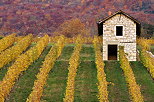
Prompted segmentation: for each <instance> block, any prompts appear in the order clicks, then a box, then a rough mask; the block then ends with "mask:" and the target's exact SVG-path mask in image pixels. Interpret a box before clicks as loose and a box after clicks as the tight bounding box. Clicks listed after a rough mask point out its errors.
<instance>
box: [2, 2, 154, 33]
mask: <svg viewBox="0 0 154 102" xmlns="http://www.w3.org/2000/svg"><path fill="white" fill-rule="evenodd" d="M120 9H122V10H123V11H125V12H126V13H128V14H130V15H131V16H133V17H134V18H136V19H138V20H139V21H141V22H142V23H147V24H151V25H154V19H153V18H154V1H153V0H131V1H130V0H1V1H0V30H1V32H0V33H6V32H19V33H21V34H22V35H23V34H27V33H34V34H40V35H41V33H49V35H51V34H52V32H54V31H55V30H56V28H57V27H58V26H59V25H60V24H61V23H62V22H64V21H65V20H69V19H72V18H80V19H81V20H82V21H83V22H84V23H85V25H86V26H87V28H90V29H92V30H91V33H93V34H94V33H97V32H96V31H97V28H96V21H98V20H99V19H102V18H104V17H106V16H108V13H109V12H111V13H114V12H115V11H117V10H120Z"/></svg>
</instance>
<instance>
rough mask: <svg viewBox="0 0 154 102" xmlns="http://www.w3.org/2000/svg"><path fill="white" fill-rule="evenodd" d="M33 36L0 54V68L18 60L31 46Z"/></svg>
mask: <svg viewBox="0 0 154 102" xmlns="http://www.w3.org/2000/svg"><path fill="white" fill-rule="evenodd" d="M31 40H32V35H28V36H26V37H25V38H23V39H22V40H20V41H19V42H18V43H17V44H16V45H14V46H13V47H11V48H9V49H6V50H5V51H3V52H2V53H1V54H0V68H2V67H3V66H4V65H6V64H7V63H9V62H10V61H12V60H14V59H15V58H17V57H18V56H19V55H20V54H21V53H22V52H23V51H24V50H26V48H27V47H28V46H29V45H30V44H31Z"/></svg>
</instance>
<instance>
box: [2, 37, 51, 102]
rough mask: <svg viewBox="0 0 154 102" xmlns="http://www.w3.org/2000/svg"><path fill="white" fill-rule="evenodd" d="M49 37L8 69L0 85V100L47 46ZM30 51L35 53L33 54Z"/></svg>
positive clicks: (39, 42)
mask: <svg viewBox="0 0 154 102" xmlns="http://www.w3.org/2000/svg"><path fill="white" fill-rule="evenodd" d="M48 41H49V37H48V36H47V35H45V36H44V37H43V38H41V39H40V41H38V43H37V45H36V46H34V47H32V48H31V49H29V50H28V51H27V52H25V53H24V54H22V55H21V56H19V57H18V58H17V60H16V61H15V62H14V64H13V65H12V66H10V67H9V69H8V71H7V73H6V75H5V77H4V78H3V80H2V81H1V83H0V100H1V102H3V101H4V98H5V97H6V96H7V95H8V94H9V93H10V91H11V89H12V87H13V85H14V83H15V80H16V79H17V78H18V77H19V75H20V73H21V72H22V71H25V70H26V69H27V68H28V66H29V65H30V64H31V63H32V62H34V61H35V60H36V59H37V58H38V57H39V56H40V54H41V53H42V51H43V50H44V48H45V47H46V45H47V44H48ZM32 51H37V52H36V54H33V53H32Z"/></svg>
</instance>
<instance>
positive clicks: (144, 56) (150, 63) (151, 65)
mask: <svg viewBox="0 0 154 102" xmlns="http://www.w3.org/2000/svg"><path fill="white" fill-rule="evenodd" d="M138 44H139V45H140V47H141V49H140V59H141V62H142V63H143V65H144V66H145V67H146V68H147V69H148V71H149V72H150V74H151V76H152V78H153V79H154V58H152V57H151V56H150V55H149V53H147V50H149V49H150V46H149V41H148V40H146V39H143V38H142V39H138Z"/></svg>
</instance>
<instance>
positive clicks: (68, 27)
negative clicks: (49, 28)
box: [54, 18, 89, 37]
mask: <svg viewBox="0 0 154 102" xmlns="http://www.w3.org/2000/svg"><path fill="white" fill-rule="evenodd" d="M79 34H80V35H83V36H87V35H89V30H88V29H86V27H85V25H84V24H83V23H82V22H81V21H80V19H77V18H76V19H71V20H67V21H65V22H64V23H62V24H61V25H60V26H59V27H58V28H57V30H56V31H55V32H54V35H64V36H66V37H74V36H77V35H79Z"/></svg>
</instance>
